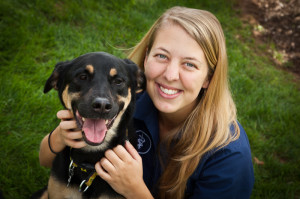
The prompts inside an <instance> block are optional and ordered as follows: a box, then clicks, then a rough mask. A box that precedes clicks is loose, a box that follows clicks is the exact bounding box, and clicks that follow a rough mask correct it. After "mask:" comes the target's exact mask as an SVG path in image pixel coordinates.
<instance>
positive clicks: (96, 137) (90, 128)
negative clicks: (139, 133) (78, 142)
mask: <svg viewBox="0 0 300 199" xmlns="http://www.w3.org/2000/svg"><path fill="white" fill-rule="evenodd" d="M76 117H77V120H78V122H79V124H80V126H81V129H82V134H83V139H84V141H85V142H86V143H87V144H89V145H92V146H97V145H100V144H101V143H102V142H103V141H104V139H105V136H106V134H107V131H108V130H109V129H110V128H111V127H112V125H113V123H114V121H115V119H116V117H117V115H115V116H114V117H113V118H112V119H101V118H85V117H82V116H81V115H80V114H79V112H78V111H77V112H76Z"/></svg>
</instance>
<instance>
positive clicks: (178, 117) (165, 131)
mask: <svg viewBox="0 0 300 199" xmlns="http://www.w3.org/2000/svg"><path fill="white" fill-rule="evenodd" d="M187 116H188V114H174V113H171V114H168V113H161V112H160V113H159V114H158V124H159V137H160V140H163V139H164V138H166V136H167V135H170V134H174V133H175V132H177V131H179V129H180V127H181V126H182V124H183V123H184V121H185V120H186V118H187Z"/></svg>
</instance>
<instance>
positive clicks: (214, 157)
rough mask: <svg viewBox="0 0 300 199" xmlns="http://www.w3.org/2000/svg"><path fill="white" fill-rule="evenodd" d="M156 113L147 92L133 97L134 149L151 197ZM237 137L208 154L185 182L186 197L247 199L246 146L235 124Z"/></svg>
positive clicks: (155, 175)
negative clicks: (134, 103) (134, 105)
mask: <svg viewBox="0 0 300 199" xmlns="http://www.w3.org/2000/svg"><path fill="white" fill-rule="evenodd" d="M157 113H158V111H157V109H156V108H155V106H154V104H153V102H152V100H151V99H150V97H149V95H148V94H147V92H143V93H141V94H140V95H139V96H138V97H137V102H136V111H135V115H134V122H135V128H136V133H137V136H138V145H137V150H138V152H139V154H140V155H141V157H142V159H143V177H144V181H145V183H146V185H147V187H148V188H149V190H150V191H151V192H152V194H153V195H155V190H156V185H157V182H158V180H159V177H160V176H161V173H162V169H161V165H160V162H159V159H158V155H157V146H158V142H159V127H158V115H157ZM239 127H240V137H239V139H238V140H236V141H234V142H231V143H230V144H228V145H227V146H226V147H224V148H222V149H219V150H217V151H216V150H215V151H211V152H208V153H207V154H206V155H204V157H203V158H202V160H201V161H200V162H199V165H198V167H197V169H196V170H195V171H194V173H193V174H192V176H191V177H190V178H189V180H188V182H187V187H186V192H185V196H186V198H189V199H193V198H204V199H209V198H212V199H216V198H222V199H227V198H228V199H234V198H236V199H244V198H250V195H251V191H252V188H253V184H254V174H253V166H252V160H251V151H250V145H249V141H248V138H247V135H246V133H245V131H244V129H243V128H242V126H241V125H240V124H239Z"/></svg>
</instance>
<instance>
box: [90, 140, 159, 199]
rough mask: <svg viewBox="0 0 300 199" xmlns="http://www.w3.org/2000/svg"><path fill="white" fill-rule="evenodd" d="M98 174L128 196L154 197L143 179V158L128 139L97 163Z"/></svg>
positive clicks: (107, 152)
mask: <svg viewBox="0 0 300 199" xmlns="http://www.w3.org/2000/svg"><path fill="white" fill-rule="evenodd" d="M95 168H96V171H97V173H98V175H99V176H100V177H101V178H102V179H104V180H105V181H106V182H108V183H109V184H110V186H111V187H112V188H113V189H114V190H115V191H116V192H118V193H119V194H121V195H123V196H125V197H126V198H143V199H144V198H153V197H152V195H151V193H150V191H149V190H148V188H147V187H146V185H145V183H144V180H143V165H142V158H141V156H140V155H139V154H138V152H137V151H136V150H135V148H134V147H133V146H132V145H131V144H130V142H128V141H126V143H125V148H124V147H123V146H121V145H118V146H117V147H115V148H114V149H113V150H107V151H106V152H105V157H104V158H102V159H101V160H100V161H99V162H97V163H96V165H95Z"/></svg>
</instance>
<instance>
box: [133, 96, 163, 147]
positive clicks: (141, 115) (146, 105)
mask: <svg viewBox="0 0 300 199" xmlns="http://www.w3.org/2000/svg"><path fill="white" fill-rule="evenodd" d="M157 113H158V111H157V109H156V107H155V106H154V104H153V102H152V100H151V98H150V96H149V95H148V93H147V92H146V91H144V92H143V93H141V94H139V95H138V96H137V101H136V108H135V114H134V119H137V120H141V121H143V122H144V124H145V125H146V127H147V129H148V131H149V132H150V135H151V137H152V139H153V142H154V146H157V144H158V140H159V127H158V114H157Z"/></svg>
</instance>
